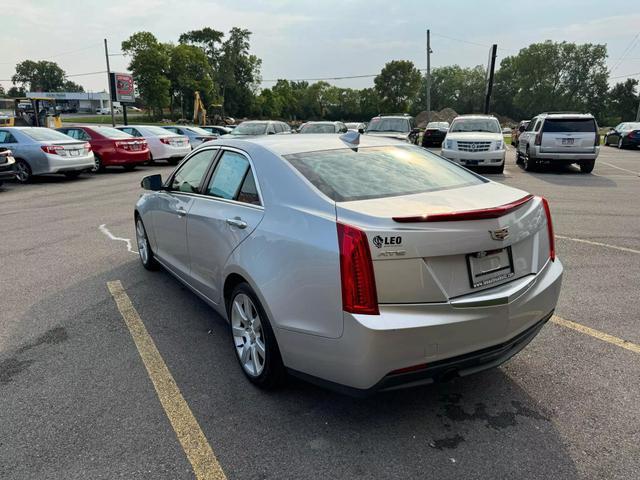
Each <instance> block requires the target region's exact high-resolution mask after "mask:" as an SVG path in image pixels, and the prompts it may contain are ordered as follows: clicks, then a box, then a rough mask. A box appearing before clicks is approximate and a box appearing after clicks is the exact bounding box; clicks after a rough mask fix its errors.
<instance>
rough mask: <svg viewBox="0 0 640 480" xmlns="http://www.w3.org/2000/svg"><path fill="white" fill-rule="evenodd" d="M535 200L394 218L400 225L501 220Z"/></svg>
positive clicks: (526, 199) (524, 198) (527, 198)
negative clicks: (500, 218) (489, 219)
mask: <svg viewBox="0 0 640 480" xmlns="http://www.w3.org/2000/svg"><path fill="white" fill-rule="evenodd" d="M532 198H533V195H527V196H525V197H522V198H521V199H519V200H516V201H514V202H511V203H505V204H504V205H500V206H498V207H492V208H480V209H478V210H464V211H462V212H447V213H434V214H432V215H417V216H413V217H393V220H394V221H395V222H398V223H418V222H459V221H464V220H485V219H488V218H499V217H502V216H503V215H506V214H507V213H511V212H513V211H514V210H516V209H518V208H520V207H521V206H522V205H524V204H525V203H527V202H528V201H530V200H531V199H532Z"/></svg>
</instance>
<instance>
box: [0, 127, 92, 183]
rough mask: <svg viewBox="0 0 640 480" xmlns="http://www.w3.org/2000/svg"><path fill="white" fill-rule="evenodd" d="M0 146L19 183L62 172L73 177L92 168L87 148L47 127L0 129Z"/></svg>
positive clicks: (89, 149) (85, 143)
mask: <svg viewBox="0 0 640 480" xmlns="http://www.w3.org/2000/svg"><path fill="white" fill-rule="evenodd" d="M0 147H5V148H8V149H11V151H12V152H13V156H14V157H15V159H16V165H15V172H16V178H17V179H18V181H19V182H22V183H26V182H28V181H29V180H31V178H32V176H33V175H43V174H47V173H63V174H64V175H66V176H67V177H71V178H75V177H77V176H78V175H80V174H81V173H82V172H84V171H88V170H91V169H92V168H93V166H94V158H93V152H92V151H91V145H89V143H88V142H85V141H78V140H75V139H73V138H71V137H69V136H68V135H65V134H63V133H60V132H56V131H55V130H51V129H50V128H44V127H2V128H0Z"/></svg>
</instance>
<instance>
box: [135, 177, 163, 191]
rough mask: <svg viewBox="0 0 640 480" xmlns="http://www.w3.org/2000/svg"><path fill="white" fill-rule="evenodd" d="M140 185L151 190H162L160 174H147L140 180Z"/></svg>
mask: <svg viewBox="0 0 640 480" xmlns="http://www.w3.org/2000/svg"><path fill="white" fill-rule="evenodd" d="M140 186H141V187H142V188H144V189H145V190H151V191H152V192H157V191H158V190H162V175H160V174H159V173H157V174H155V175H147V176H146V177H144V178H143V179H142V181H141V182H140Z"/></svg>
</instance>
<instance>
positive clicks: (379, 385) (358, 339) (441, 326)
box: [277, 259, 563, 395]
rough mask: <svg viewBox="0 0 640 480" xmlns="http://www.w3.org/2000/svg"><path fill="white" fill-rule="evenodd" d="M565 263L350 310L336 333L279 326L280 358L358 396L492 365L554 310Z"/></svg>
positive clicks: (510, 353) (297, 372) (300, 372)
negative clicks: (461, 291) (449, 296)
mask: <svg viewBox="0 0 640 480" xmlns="http://www.w3.org/2000/svg"><path fill="white" fill-rule="evenodd" d="M562 270H563V269H562V264H561V263H560V261H559V260H557V259H556V261H555V262H551V261H549V262H547V264H546V265H545V267H544V268H543V269H542V270H541V271H540V272H539V273H538V274H537V275H535V276H533V275H532V276H531V277H527V278H525V279H520V280H519V281H518V280H517V281H514V282H512V283H513V284H514V285H518V287H517V288H512V289H511V290H510V291H509V288H510V285H509V284H508V285H507V286H501V287H496V288H495V289H488V290H484V291H482V292H478V293H477V294H473V295H466V296H464V297H460V298H458V299H456V300H454V301H449V302H442V303H431V304H410V305H407V304H402V305H380V315H351V314H348V313H345V314H344V332H343V335H342V337H341V338H338V339H329V338H323V337H318V336H313V335H308V334H303V333H299V332H292V331H288V330H283V329H279V330H278V332H277V336H278V342H279V345H280V350H281V353H282V355H283V360H284V363H285V365H286V366H287V367H288V368H289V369H290V370H291V371H292V373H293V374H294V375H298V376H303V377H304V378H306V379H309V380H312V381H316V382H319V383H322V384H324V385H325V386H329V387H331V388H334V389H338V390H342V391H345V392H347V393H352V394H356V395H367V394H369V393H372V392H375V391H379V390H386V389H392V388H393V389H395V388H400V387H403V386H414V385H419V384H426V383H431V382H433V381H436V380H438V379H441V378H443V377H444V378H446V377H449V376H452V375H468V374H471V373H474V372H477V371H480V370H484V369H487V368H491V367H495V366H497V365H500V364H501V363H502V362H504V361H506V360H508V359H509V358H510V357H511V356H513V355H515V354H516V353H517V352H518V351H520V350H521V349H522V348H523V347H524V346H525V345H526V344H527V343H528V342H529V341H531V339H533V338H534V337H535V335H536V334H537V333H538V331H539V330H540V328H542V325H543V324H544V322H546V320H547V319H548V318H549V317H550V315H551V313H552V312H553V310H554V309H555V306H556V303H557V301H558V296H559V294H560V285H561V282H562ZM417 365H421V367H418V368H416V369H415V370H414V371H412V372H410V373H395V374H393V373H391V372H394V371H397V370H400V369H406V368H409V367H415V366H417Z"/></svg>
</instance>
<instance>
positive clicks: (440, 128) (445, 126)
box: [422, 122, 449, 148]
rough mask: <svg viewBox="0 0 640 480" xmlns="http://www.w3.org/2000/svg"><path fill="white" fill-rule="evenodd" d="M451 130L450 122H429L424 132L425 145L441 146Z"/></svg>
mask: <svg viewBox="0 0 640 480" xmlns="http://www.w3.org/2000/svg"><path fill="white" fill-rule="evenodd" d="M448 131H449V122H429V123H428V124H427V128H426V129H425V131H424V133H423V134H422V146H423V147H425V148H426V147H440V146H442V142H443V141H444V137H446V136H447V132H448Z"/></svg>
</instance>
